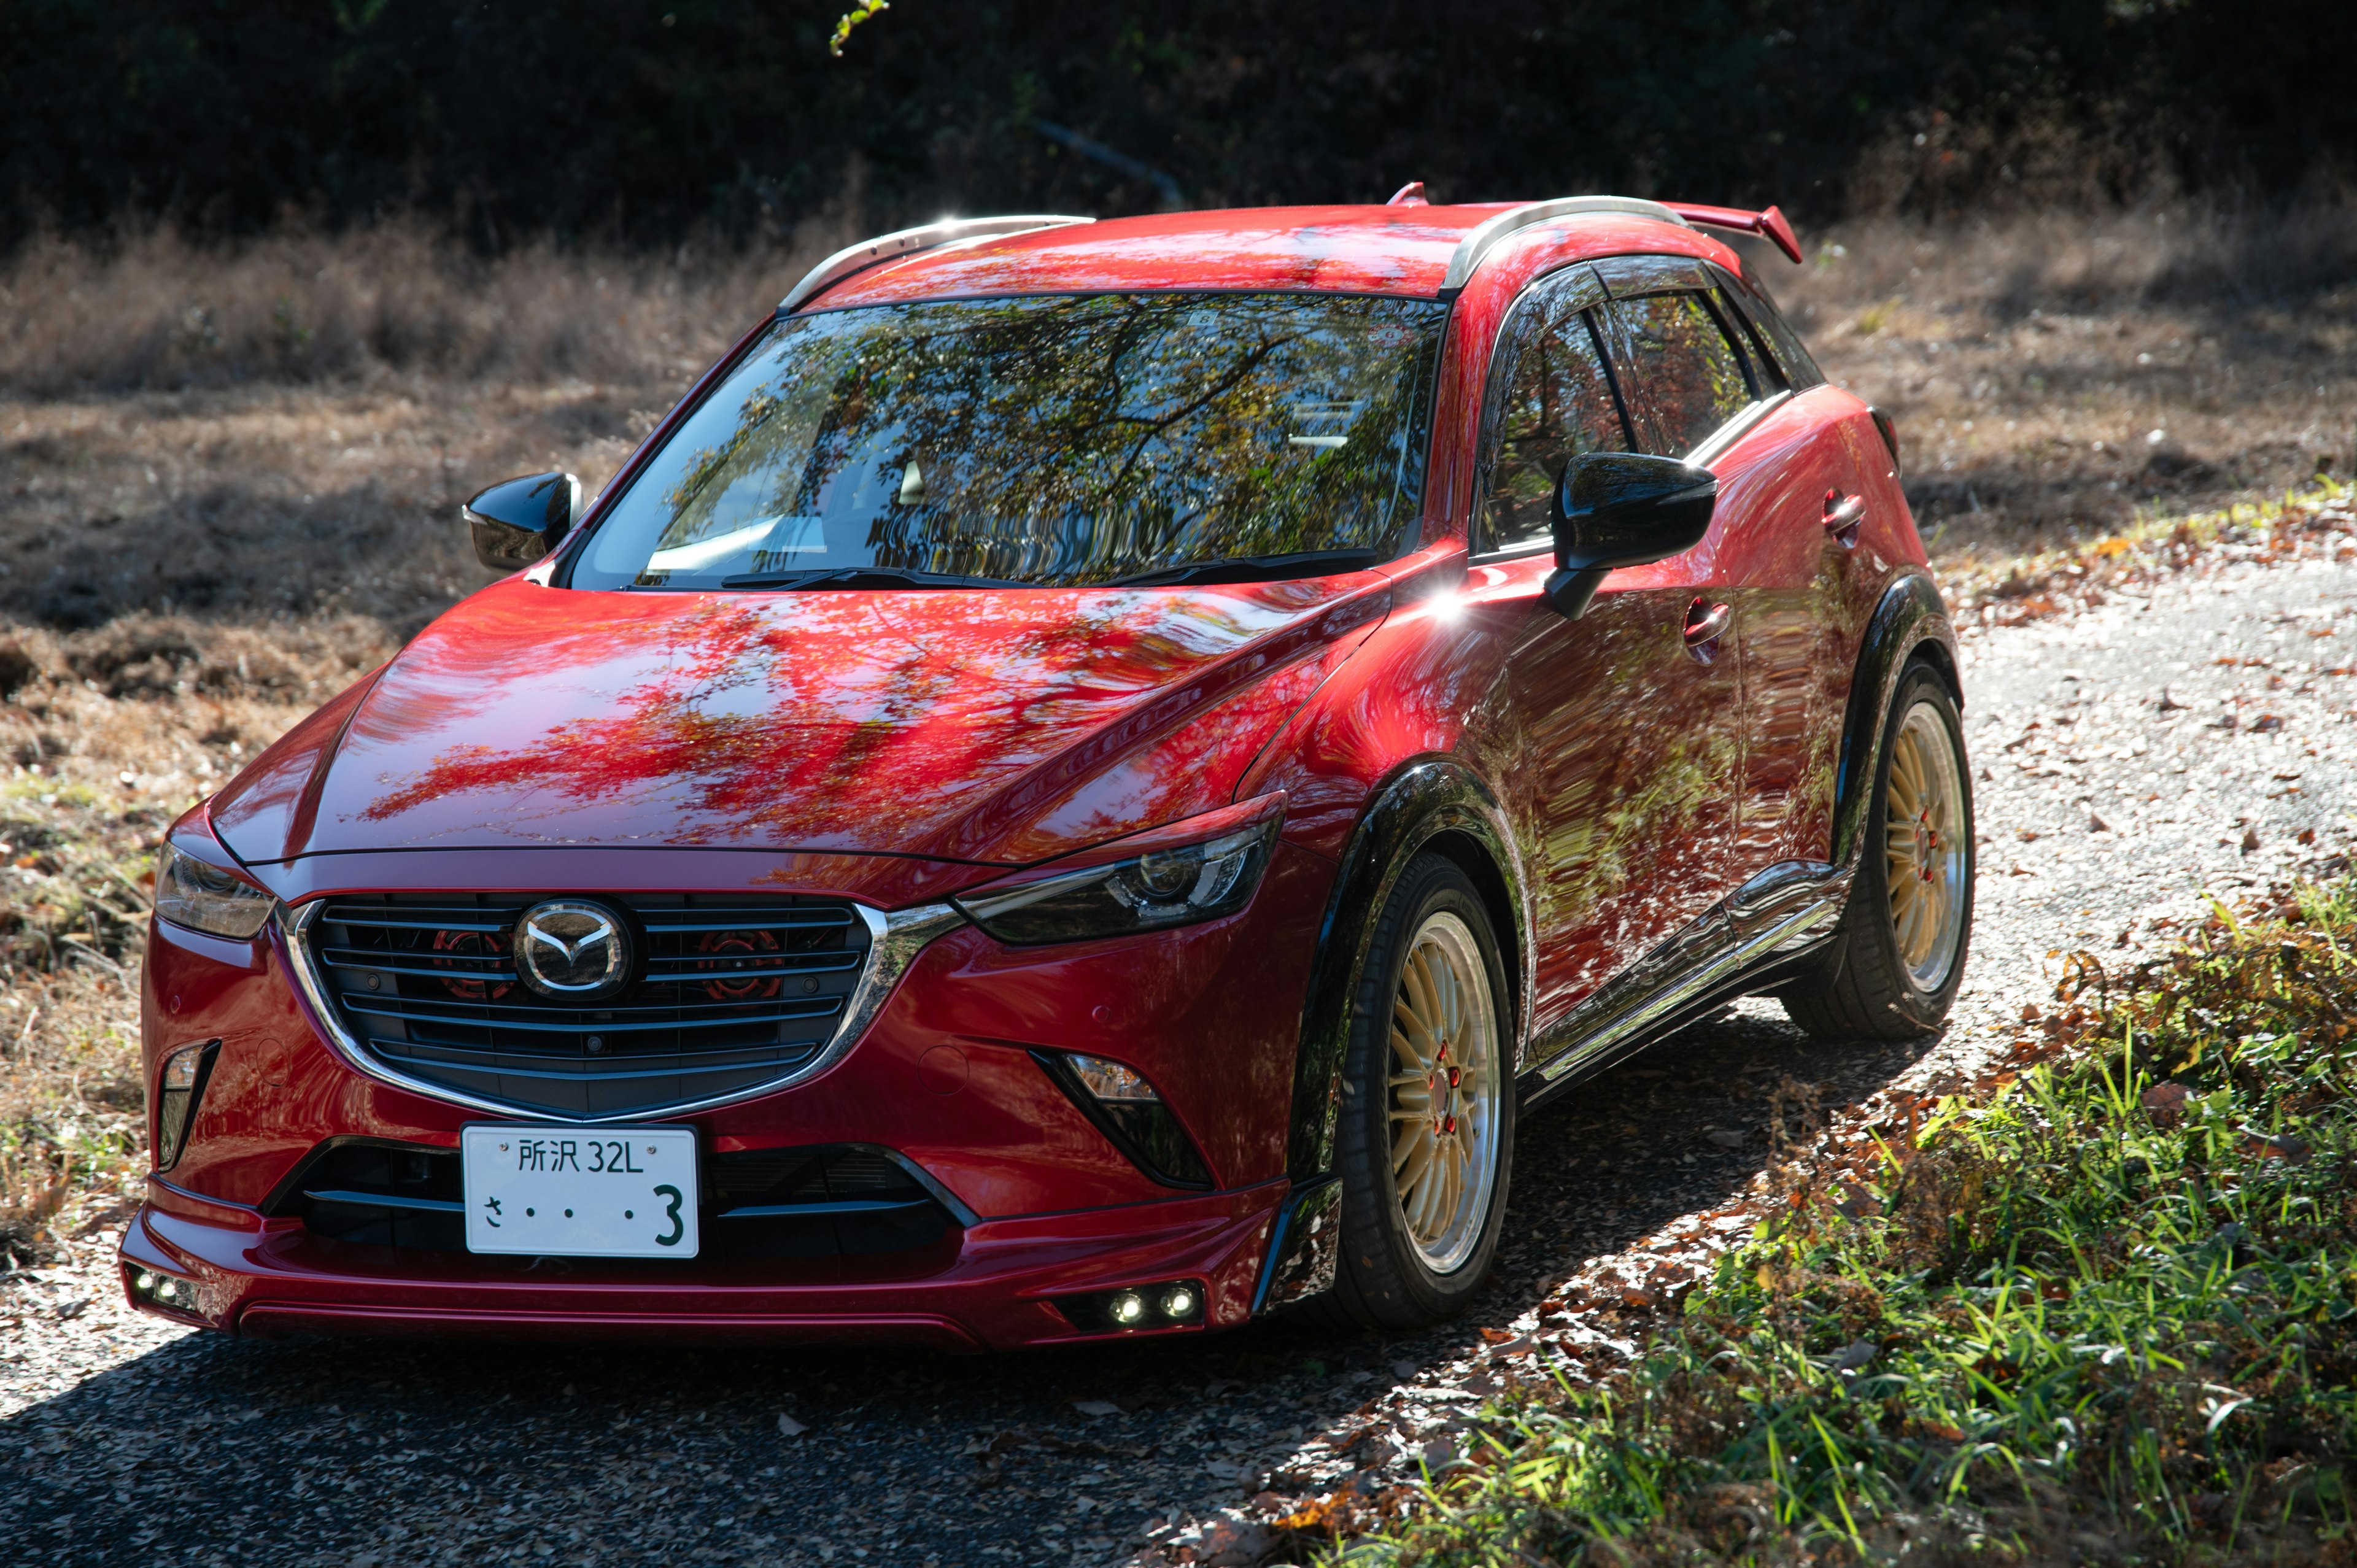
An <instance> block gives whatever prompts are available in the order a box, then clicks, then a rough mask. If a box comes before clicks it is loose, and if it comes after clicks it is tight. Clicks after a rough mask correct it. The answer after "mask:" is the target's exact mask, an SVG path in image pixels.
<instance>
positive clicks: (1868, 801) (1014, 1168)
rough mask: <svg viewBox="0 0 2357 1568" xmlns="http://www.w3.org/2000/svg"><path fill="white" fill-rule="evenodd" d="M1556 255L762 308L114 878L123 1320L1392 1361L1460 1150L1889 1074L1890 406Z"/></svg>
mask: <svg viewBox="0 0 2357 1568" xmlns="http://www.w3.org/2000/svg"><path fill="white" fill-rule="evenodd" d="M1709 229H1721V230H1748V231H1752V232H1755V233H1760V234H1763V235H1765V236H1767V237H1768V238H1770V239H1771V240H1773V241H1774V242H1776V243H1777V244H1778V245H1779V246H1780V247H1781V249H1782V250H1783V251H1785V252H1787V253H1788V254H1790V255H1791V256H1792V258H1793V259H1794V260H1796V261H1797V260H1798V259H1799V256H1800V252H1799V248H1798V245H1797V243H1796V242H1794V240H1793V238H1792V231H1791V229H1790V227H1789V226H1788V225H1787V224H1786V223H1785V221H1784V220H1783V218H1782V217H1781V214H1779V213H1778V212H1777V211H1776V210H1775V209H1772V208H1771V209H1768V210H1767V211H1765V212H1759V213H1754V212H1748V211H1737V210H1733V209H1721V208H1702V207H1673V206H1664V205H1661V204H1657V203H1653V202H1650V201H1639V200H1631V199H1620V198H1611V197H1577V198H1568V199H1559V200H1551V201H1540V202H1532V203H1525V204H1522V205H1505V204H1493V205H1471V206H1440V205H1429V204H1426V203H1425V202H1424V201H1423V200H1422V199H1421V192H1420V189H1419V188H1410V189H1409V190H1407V191H1405V192H1403V193H1402V195H1401V196H1400V197H1398V198H1395V199H1394V200H1393V201H1391V202H1389V203H1387V204H1384V205H1383V206H1337V207H1310V208H1291V209H1262V210H1239V211H1218V212H1192V213H1182V214H1178V215H1167V216H1159V217H1152V218H1134V219H1125V220H1115V221H1104V222H1092V221H1090V220H1085V219H1078V218H1058V217H1020V218H999V219H984V220H968V221H954V222H943V223H939V224H933V225H930V226H927V227H924V228H920V229H912V230H908V231H902V232H899V233H895V234H889V235H886V236H884V237H882V238H880V239H877V240H874V241H871V242H866V243H864V244H860V245H857V246H854V247H852V248H851V249H849V250H846V251H845V252H841V253H840V254H838V255H836V256H834V257H833V258H830V259H829V260H828V261H827V262H825V263H823V264H822V265H821V266H819V267H818V268H817V269H816V270H814V271H813V272H812V273H811V274H809V275H808V276H807V277H804V278H803V279H802V281H801V282H800V283H799V284H797V285H795V286H794V288H793V290H792V292H791V293H790V294H788V295H786V296H785V299H784V301H783V302H782V303H781V304H780V306H778V308H777V309H776V310H775V311H774V312H772V313H770V314H769V315H767V316H765V317H763V318H762V320H761V321H760V323H759V326H757V327H756V328H754V329H753V330H752V331H750V332H748V334H747V335H746V336H745V338H744V339H743V340H742V341H741V342H739V343H738V344H737V346H736V347H735V348H734V349H731V350H730V351H729V352H728V353H727V355H726V356H725V357H724V358H723V359H722V360H720V361H719V363H718V364H716V365H715V366H714V367H713V368H712V370H711V371H708V372H707V373H706V374H705V376H704V378H703V379H702V380H701V381H698V382H697V383H696V385H695V386H694V389H693V390H692V391H691V392H689V393H688V395H687V397H686V398H685V399H684V401H683V402H682V403H680V405H679V407H678V408H677V409H676V410H674V411H673V413H671V414H670V415H669V416H668V417H667V418H666V419H665V420H664V421H663V422H662V424H661V425H660V426H658V427H657V428H656V429H655V431H654V432H653V433H652V434H651V435H650V436H649V437H648V438H647V440H646V442H645V444H644V445H643V446H641V447H640V449H639V450H638V452H637V453H636V454H635V455H633V456H631V457H630V460H629V461H628V462H627V463H626V464H624V465H623V467H621V469H620V471H619V473H617V474H616V475H615V476H614V478H613V480H612V482H611V483H609V484H608V486H607V487H606V488H605V489H604V491H603V492H602V493H601V494H600V495H599V496H598V497H597V499H595V500H594V501H593V502H592V503H591V504H590V505H588V506H587V508H586V509H584V508H583V507H582V506H581V504H580V499H579V491H578V487H577V485H576V483H575V481H574V480H573V478H571V476H569V475H565V474H544V475H539V476H534V477H532V478H522V479H516V480H511V481H509V482H507V483H505V484H500V485H495V486H493V487H491V488H490V489H486V490H484V491H483V492H482V493H481V494H480V495H479V496H477V497H476V498H475V499H473V500H472V501H471V502H469V503H468V507H467V509H466V511H465V521H466V522H467V523H468V526H469V527H470V528H471V529H472V531H473V535H474V542H475V547H476V549H477V550H478V552H479V553H480V554H481V556H482V558H483V560H484V561H485V563H486V564H490V565H493V566H495V567H500V568H504V569H506V570H507V571H508V572H509V574H510V575H506V576H504V577H503V578H501V579H500V581H498V582H496V583H494V584H493V585H490V586H489V587H487V588H484V589H483V590H482V591H480V592H479V593H477V594H475V595H473V596H471V597H469V598H467V599H466V600H464V601H462V602H461V603H459V604H458V605H457V606H456V607H453V608H452V609H451V610H450V611H449V612H448V613H447V614H446V615H444V616H443V617H442V618H440V619H438V620H436V622H434V623H433V624H432V625H430V626H428V627H427V628H425V630H424V631H423V632H421V633H420V634H419V635H418V636H417V637H416V638H415V639H414V640H413V641H411V642H410V643H409V644H408V645H407V646H406V647H404V649H403V650H401V651H400V652H399V653H398V654H397V655H395V656H394V657H393V659H392V660H390V661H388V662H387V663H386V664H384V665H383V666H382V668H381V669H379V670H377V671H374V672H372V673H371V674H370V675H368V676H366V677H365V678H363V679H362V680H361V681H360V682H358V683H357V684H355V685H354V686H352V687H351V689H350V690H349V691H347V692H345V693H343V694H342V695H340V696H339V697H337V698H336V699H335V700H334V701H332V702H330V703H328V704H327V705H326V706H324V707H322V708H321V709H319V710H318V712H317V713H316V714H312V715H311V716H310V717H308V718H307V719H305V720H304V721H303V722H302V723H301V724H299V725H296V726H295V727H294V728H293V729H292V730H291V731H289V732H288V733H287V734H286V736H285V737H284V738H283V739H281V740H280V741H279V742H278V743H277V744H276V745H274V746H271V747H270V748H268V749H267V750H266V751H264V753H263V754H262V755H260V756H259V757H256V758H255V759H254V761H253V764H252V765H251V766H250V767H248V768H246V769H245V770H244V771H243V772H242V773H241V774H240V775H239V776H238V777H237V778H236V779H234V780H232V781H231V783H230V785H229V786H228V787H227V788H226V789H222V790H221V792H220V793H219V794H218V795H216V796H214V797H213V798H212V799H211V800H208V801H206V802H204V803H203V804H201V805H199V806H198V807H196V808H195V809H193V810H192V811H189V812H188V814H187V815H186V816H185V817H183V818H182V819H181V820H180V821H179V822H177V823H176V824H175V825H174V826H173V828H172V829H171V832H170V834H169V840H168V843H167V848H166V849H165V851H164V854H163V863H162V865H161V867H160V868H159V873H158V876H157V882H156V918H155V921H154V924H153V927H152V929H151V934H150V936H149V940H148V950H147V961H146V966H145V978H144V982H143V984H144V992H143V1001H144V1008H145V1018H144V1046H145V1072H146V1075H147V1076H146V1080H147V1082H148V1084H149V1085H150V1086H151V1090H152V1092H151V1100H150V1103H151V1105H152V1107H153V1110H152V1112H151V1114H152V1116H153V1119H154V1121H153V1136H154V1162H155V1175H154V1178H153V1180H152V1181H151V1183H150V1185H149V1189H148V1193H149V1196H148V1199H147V1202H146V1205H145V1208H143V1209H142V1210H141V1212H140V1214H139V1216H138V1218H137V1219H136V1221H135V1223H134V1224H132V1225H131V1226H130V1228H129V1230H128V1231H127V1233H126V1234H125V1236H124V1241H123V1250H122V1266H123V1270H124V1285H125V1288H126V1289H127V1290H128V1291H129V1293H130V1294H131V1297H132V1299H133V1300H134V1301H135V1303H136V1304H138V1305H141V1306H144V1307H145V1308H148V1309H150V1310H153V1311H157V1312H161V1313H164V1314H167V1315H169V1316H176V1317H178V1318H181V1319H184V1320H187V1321H189V1322H193V1323H198V1324H202V1325H205V1326H211V1327H216V1328H221V1329H228V1330H232V1331H235V1332H238V1333H241V1334H253V1335H272V1334H282V1333H291V1332H330V1333H338V1332H340V1333H353V1332H378V1333H413V1334H436V1335H448V1334H463V1333H504V1334H511V1335H512V1334H533V1335H549V1334H560V1335H561V1334H573V1335H631V1334H635V1335H659V1336H663V1337H712V1338H722V1337H734V1338H737V1339H744V1340H753V1341H778V1342H785V1341H802V1342H809V1341H824V1340H844V1339H871V1338H893V1339H900V1340H914V1341H929V1342H931V1343H933V1344H935V1345H938V1346H941V1347H943V1348H967V1349H973V1348H1005V1347H1014V1346H1024V1345H1040V1344H1047V1343H1051V1342H1057V1341H1068V1340H1077V1339H1087V1338H1093V1337H1115V1336H1135V1335H1149V1334H1183V1333H1196V1332H1201V1331H1204V1330H1208V1329H1211V1328H1218V1327H1226V1326H1232V1325H1236V1324H1240V1323H1243V1322H1244V1321H1246V1320H1247V1319H1249V1318H1251V1317H1253V1316H1254V1315H1256V1314H1259V1313H1264V1312H1268V1311H1271V1310H1274V1309H1276V1308H1278V1307H1280V1306H1285V1305H1289V1304H1297V1303H1299V1304H1305V1305H1308V1310H1311V1311H1312V1312H1314V1313H1320V1314H1323V1315H1325V1316H1327V1317H1329V1319H1332V1320H1336V1321H1340V1322H1344V1323H1355V1324H1358V1325H1362V1326H1368V1327H1372V1328H1377V1329H1404V1328H1408V1327H1413V1326H1420V1325H1425V1324H1429V1323H1431V1322H1434V1321H1436V1320H1437V1319H1440V1318H1442V1317H1444V1316H1448V1314H1450V1313H1452V1312H1455V1311H1457V1310H1458V1309H1459V1308H1461V1307H1462V1306H1463V1305H1465V1304H1466V1303H1467V1302H1468V1300H1469V1297H1470V1296H1471V1294H1472V1293H1473V1292H1474V1291H1475V1290H1476V1289H1477V1288H1478V1287H1479V1285H1480V1282H1481V1279H1482V1276H1483V1274H1484V1273H1485V1271H1486V1270H1487V1269H1488V1268H1489V1266H1490V1263H1491V1259H1492V1256H1493V1254H1494V1252H1495V1250H1496V1247H1497V1244H1498V1236H1499V1230H1500V1227H1501V1222H1502V1219H1503V1217H1504V1214H1505V1210H1506V1205H1507V1193H1508V1182H1509V1177H1510V1176H1511V1173H1512V1160H1513V1145H1514V1122H1515V1117H1516V1115H1517V1114H1518V1112H1522V1111H1527V1110H1528V1109H1529V1108H1531V1107H1533V1106H1534V1105H1537V1104H1539V1103H1541V1102H1543V1101H1545V1100H1546V1099H1548V1098H1549V1097H1550V1096H1553V1095H1555V1094H1558V1093H1561V1092H1563V1091H1565V1090H1567V1089H1569V1088H1570V1087H1571V1086H1572V1085H1574V1084H1577V1083H1578V1082H1580V1081H1581V1080H1582V1079H1584V1078H1586V1077H1587V1076H1589V1075H1592V1074H1594V1073H1596V1072H1597V1071H1598V1070H1599V1069H1603V1068H1605V1067H1606V1066H1608V1065H1609V1064H1610V1063H1612V1062H1614V1061H1615V1060H1617V1059H1620V1058H1623V1057H1625V1056H1627V1055H1628V1054H1629V1053H1630V1052H1631V1051H1634V1050H1637V1049H1639V1048H1641V1047H1644V1046H1646V1045H1647V1044H1648V1043H1650V1042H1652V1041H1655V1040H1658V1039H1660V1038H1661V1037H1662V1036H1664V1035H1666V1034H1668V1033H1670V1032H1671V1031H1674V1030H1675V1029H1677V1028H1679V1027H1680V1026H1682V1025H1684V1024H1686V1023H1689V1022H1691V1021H1693V1020H1694V1019H1695V1018H1696V1017H1697V1016H1699V1015H1702V1014H1704V1013H1706V1011H1709V1010H1711V1009H1715V1008H1717V1007H1718V1006H1720V1005H1721V1004H1725V1003H1726V1002H1727V1001H1728V1000H1729V999H1731V998H1733V997H1736V996H1738V995H1742V994H1747V993H1768V994H1773V995H1775V996H1777V997H1780V998H1781V999H1782V1001H1783V1004H1784V1005H1785V1007H1786V1008H1787V1009H1788V1010H1789V1012H1790V1014H1791V1015H1792V1018H1793V1019H1794V1020H1795V1021H1796V1022H1797V1023H1798V1024H1799V1025H1800V1026H1801V1027H1802V1028H1803V1029H1804V1030H1806V1031H1807V1032H1808V1033H1809V1034H1810V1035H1812V1036H1824V1037H1828V1038H1840V1037H1850V1038H1856V1037H1860V1036H1878V1037H1889V1038H1896V1037H1904V1036H1914V1035H1916V1034H1919V1033H1920V1032H1921V1031H1924V1030H1928V1029H1931V1028H1932V1027H1934V1026H1937V1025H1938V1024H1939V1023H1940V1022H1941V1020H1942V1018H1943V1015H1944V1014H1945V1012H1946V1010H1947V1008H1948V1006H1949V1004H1950V1001H1951V999H1952V998H1953V996H1954V994H1955V991H1956V987H1957V983H1958V981H1959V978H1960V975H1961V972H1962V969H1963V965H1964V953H1965V945H1966V940H1967V936H1968V930H1969V926H1970V920H1971V910H1972V897H1973V833H1972V799H1971V783H1970V774H1969V772H1968V769H1967V768H1966V764H1965V758H1964V742H1963V738H1962V735H1961V732H1960V728H1959V718H1958V708H1959V704H1960V703H1961V702H1962V701H1963V696H1962V692H1961V689H1960V687H1959V685H1958V682H1957V663H1956V656H1955V646H1954V638H1953V632H1952V630H1951V628H1950V626H1949V623H1948V620H1947V618H1946V616H1945V614H1944V612H1943V607H1942V604H1941V600H1940V596H1939V595H1938V594H1937V592H1936V591H1935V590H1934V589H1933V586H1932V581H1931V578H1930V577H1929V575H1927V573H1926V570H1925V562H1924V553H1923V547H1922V544H1921V541H1920V540H1919V539H1918V537H1917V534H1916V531H1915V526H1914V522H1913V520H1912V519H1911V517H1910V514H1909V512H1908V508H1907V503H1906V500H1905V499H1904V497H1903V495H1902V493H1901V491H1900V484H1899V478H1898V467H1899V448H1898V442H1897V438H1896V436H1895V435H1894V434H1893V432H1892V429H1891V427H1890V425H1889V422H1888V421H1887V420H1885V419H1883V418H1882V417H1881V416H1880V415H1878V413H1876V412H1875V411H1874V410H1872V409H1870V408H1868V407H1867V405H1866V404H1864V403H1860V402H1859V401H1858V400H1857V398H1855V397H1852V396H1851V395H1850V394H1848V393H1847V392H1843V391H1841V390H1839V389H1838V388H1835V387H1834V386H1831V385H1828V384H1826V382H1825V380H1824V376H1823V375H1822V374H1821V373H1820V372H1819V371H1818V369H1817V367H1816V366H1815V365H1814V364H1813V362H1812V361H1811V360H1810V358H1809V354H1808V350H1807V349H1804V348H1803V346H1802V343H1801V341H1800V339H1799V338H1797V337H1796V336H1795V335H1794V333H1793V331H1792V328H1791V327H1790V326H1789V325H1788V324H1787V323H1786V322H1785V320H1784V318H1783V317H1781V316H1780V315H1779V314H1778V313H1777V310H1776V307H1775V306H1774V305H1773V304H1772V303H1770V299H1769V297H1768V295H1767V294H1766V293H1765V292H1764V291H1763V289H1762V288H1761V287H1760V285H1759V284H1758V283H1757V282H1756V281H1755V280H1754V278H1753V277H1752V275H1751V274H1750V273H1749V271H1748V270H1747V268H1746V266H1745V264H1744V263H1743V261H1742V259H1741V258H1740V257H1739V256H1738V254H1737V253H1736V252H1734V251H1733V250H1731V249H1729V248H1728V247H1727V246H1726V245H1725V244H1722V243H1721V242H1718V241H1717V240H1714V239H1712V238H1710V237H1709V236H1708V235H1707V234H1706V232H1704V231H1706V230H1709Z"/></svg>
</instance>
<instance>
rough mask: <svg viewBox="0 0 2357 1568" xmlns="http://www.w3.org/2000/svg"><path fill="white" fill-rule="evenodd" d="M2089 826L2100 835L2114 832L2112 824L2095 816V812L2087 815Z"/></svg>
mask: <svg viewBox="0 0 2357 1568" xmlns="http://www.w3.org/2000/svg"><path fill="white" fill-rule="evenodd" d="M2087 826H2088V827H2090V828H2092V829H2093V830H2094V831H2095V832H2099V833H2107V832H2111V831H2112V824H2111V823H2109V822H2105V821H2104V819H2103V818H2101V817H2099V816H2097V815H2095V813H2094V812H2093V811H2090V812H2088V813H2087Z"/></svg>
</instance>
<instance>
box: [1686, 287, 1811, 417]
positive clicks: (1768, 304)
mask: <svg viewBox="0 0 2357 1568" xmlns="http://www.w3.org/2000/svg"><path fill="white" fill-rule="evenodd" d="M1711 271H1712V272H1713V273H1715V274H1717V276H1718V278H1719V279H1720V281H1721V283H1722V284H1723V285H1724V286H1725V287H1726V290H1727V294H1728V295H1729V296H1731V297H1732V298H1733V300H1734V302H1735V303H1736V305H1737V306H1738V307H1739V308H1740V309H1741V310H1742V312H1743V314H1744V316H1745V317H1748V318H1749V321H1750V323H1751V325H1752V326H1753V327H1754V328H1757V329H1758V331H1759V333H1760V338H1762V339H1764V340H1765V343H1766V346H1767V349H1768V352H1769V353H1770V354H1771V355H1773V356H1774V358H1775V360H1776V362H1777V364H1778V365H1779V367H1781V369H1782V371H1783V372H1784V381H1785V383H1786V384H1787V385H1789V386H1790V387H1792V390H1793V391H1794V392H1803V391H1806V390H1807V389H1808V388H1810V387H1814V386H1823V385H1824V380H1825V373H1824V371H1821V370H1819V369H1817V362H1816V360H1813V359H1812V358H1810V356H1809V349H1808V345H1806V344H1804V343H1803V342H1802V341H1801V335H1800V334H1799V333H1798V332H1795V331H1793V330H1792V323H1791V322H1789V321H1787V320H1785V319H1784V313H1783V312H1782V311H1781V310H1779V309H1777V308H1776V302H1775V300H1774V299H1772V298H1770V296H1769V294H1768V291H1767V289H1766V288H1765V287H1763V286H1762V285H1760V283H1759V281H1758V280H1757V279H1754V278H1749V277H1745V276H1742V275H1741V274H1734V273H1727V272H1724V271H1721V270H1720V269H1718V268H1717V267H1714V268H1712V269H1711Z"/></svg>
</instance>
